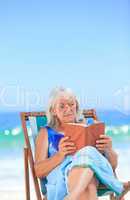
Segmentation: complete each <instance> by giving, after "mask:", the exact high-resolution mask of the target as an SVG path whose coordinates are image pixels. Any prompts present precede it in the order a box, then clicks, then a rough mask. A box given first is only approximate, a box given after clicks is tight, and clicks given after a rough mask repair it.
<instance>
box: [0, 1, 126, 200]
mask: <svg viewBox="0 0 130 200" xmlns="http://www.w3.org/2000/svg"><path fill="white" fill-rule="evenodd" d="M129 36H130V4H129V0H109V1H104V0H80V1H75V0H71V1H70V0H66V1H60V0H55V1H54V0H50V1H44V0H37V1H34V0H28V1H27V0H22V1H16V0H4V1H0V200H25V185H24V160H23V147H24V138H23V132H22V128H21V122H20V116H19V113H20V112H21V111H24V112H25V111H42V110H46V106H47V101H48V96H49V93H50V91H51V90H52V88H55V87H56V86H63V87H65V88H71V89H72V91H73V92H74V93H75V94H76V96H77V97H78V100H79V102H80V106H81V108H85V109H91V108H93V109H95V110H96V111H97V114H98V117H99V119H100V120H102V121H104V122H105V123H106V134H108V135H110V136H111V137H112V139H113V147H114V149H115V150H116V151H117V153H118V154H119V164H118V168H117V175H118V177H119V179H120V180H121V181H127V180H130V37H129ZM30 137H31V135H30ZM31 182H32V180H31ZM31 197H32V200H35V192H34V188H33V183H32V184H31ZM103 199H104V200H105V199H107V197H104V198H103ZM126 200H130V195H129V194H128V195H127V196H126Z"/></svg>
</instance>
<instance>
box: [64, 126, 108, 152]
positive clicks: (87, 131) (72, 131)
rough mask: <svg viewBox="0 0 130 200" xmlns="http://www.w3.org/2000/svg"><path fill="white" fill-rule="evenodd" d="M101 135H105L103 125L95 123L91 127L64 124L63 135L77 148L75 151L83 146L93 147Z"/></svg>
mask: <svg viewBox="0 0 130 200" xmlns="http://www.w3.org/2000/svg"><path fill="white" fill-rule="evenodd" d="M101 134H105V124H104V123H103V122H97V123H94V124H91V125H86V124H81V123H66V124H65V125H64V135H65V136H69V137H70V140H71V141H73V142H74V143H75V145H76V147H77V149H76V151H77V150H79V149H81V148H82V147H84V146H95V145H96V140H98V139H99V136H100V135H101Z"/></svg>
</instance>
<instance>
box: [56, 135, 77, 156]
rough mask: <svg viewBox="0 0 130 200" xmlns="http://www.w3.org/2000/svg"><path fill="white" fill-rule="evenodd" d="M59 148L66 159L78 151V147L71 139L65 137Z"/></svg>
mask: <svg viewBox="0 0 130 200" xmlns="http://www.w3.org/2000/svg"><path fill="white" fill-rule="evenodd" d="M58 148H59V153H60V154H61V155H62V156H64V157H65V156H66V155H68V154H72V153H74V152H75V151H76V146H75V144H74V143H73V142H72V141H70V139H69V137H63V138H62V139H61V140H60V142H59V145H58Z"/></svg>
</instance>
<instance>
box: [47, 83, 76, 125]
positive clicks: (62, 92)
mask: <svg viewBox="0 0 130 200" xmlns="http://www.w3.org/2000/svg"><path fill="white" fill-rule="evenodd" d="M61 96H65V97H70V98H73V99H75V101H76V111H77V112H76V113H77V116H76V118H78V115H79V102H78V100H77V98H76V96H75V95H74V93H73V92H72V91H71V89H70V88H64V87H56V88H54V89H53V90H52V91H51V93H50V96H49V101H48V109H47V119H48V125H49V126H50V127H52V128H56V127H57V126H58V124H59V120H58V119H57V117H56V116H55V115H54V114H53V112H52V111H53V108H54V106H55V103H56V101H57V99H58V98H59V97H61Z"/></svg>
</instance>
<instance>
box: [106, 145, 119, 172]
mask: <svg viewBox="0 0 130 200" xmlns="http://www.w3.org/2000/svg"><path fill="white" fill-rule="evenodd" d="M104 154H105V156H106V158H107V159H108V160H109V162H110V164H111V166H112V168H113V170H115V169H116V168H117V165H118V155H117V153H116V152H115V151H114V150H113V149H112V148H111V149H108V150H106V151H105V153H104Z"/></svg>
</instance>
